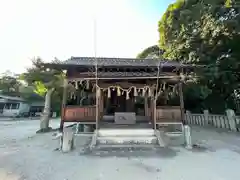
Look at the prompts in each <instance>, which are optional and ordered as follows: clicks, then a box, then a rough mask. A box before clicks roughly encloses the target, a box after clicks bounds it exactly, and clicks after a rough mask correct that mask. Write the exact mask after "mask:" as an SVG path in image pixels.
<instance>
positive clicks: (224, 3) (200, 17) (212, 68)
mask: <svg viewBox="0 0 240 180" xmlns="http://www.w3.org/2000/svg"><path fill="white" fill-rule="evenodd" d="M238 4H239V1H233V0H201V1H199V0H191V1H190V0H188V1H186V0H185V1H184V0H177V1H176V2H175V3H173V4H171V5H169V7H168V9H167V10H166V12H165V13H164V15H163V17H162V19H161V20H160V21H159V29H158V30H159V34H160V39H159V46H160V48H161V49H163V50H164V53H163V56H164V57H165V58H167V59H178V60H179V61H181V62H184V63H192V64H200V65H204V68H202V71H201V72H199V73H200V75H201V76H200V77H201V79H200V80H199V81H200V82H199V83H200V85H202V86H207V87H208V88H209V89H210V90H211V91H212V93H211V94H210V95H209V96H208V97H207V98H210V97H211V98H213V97H214V96H215V97H214V98H213V99H215V100H216V98H217V99H218V101H221V102H222V104H224V105H223V106H224V107H222V108H231V103H230V101H231V100H232V99H233V94H234V91H235V90H236V89H239V86H240V85H239V82H240V51H239V48H238V42H239V41H240V6H239V5H238ZM215 102H216V101H215Z"/></svg>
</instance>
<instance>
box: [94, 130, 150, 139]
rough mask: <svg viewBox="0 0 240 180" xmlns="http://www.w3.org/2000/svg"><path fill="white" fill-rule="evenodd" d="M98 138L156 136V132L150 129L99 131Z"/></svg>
mask: <svg viewBox="0 0 240 180" xmlns="http://www.w3.org/2000/svg"><path fill="white" fill-rule="evenodd" d="M98 136H100V137H103V136H131V137H132V136H137V137H139V136H140V137H141V136H154V130H153V129H150V128H145V129H144V128H142V129H117V128H116V129H107V128H106V129H103V128H102V129H99V130H98Z"/></svg>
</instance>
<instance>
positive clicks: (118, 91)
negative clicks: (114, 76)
mask: <svg viewBox="0 0 240 180" xmlns="http://www.w3.org/2000/svg"><path fill="white" fill-rule="evenodd" d="M117 96H121V90H120V87H118V88H117Z"/></svg>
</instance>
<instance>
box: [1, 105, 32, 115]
mask: <svg viewBox="0 0 240 180" xmlns="http://www.w3.org/2000/svg"><path fill="white" fill-rule="evenodd" d="M9 103H10V102H9ZM14 103H15V102H14ZM16 103H17V104H18V105H17V107H16V106H15V107H12V105H10V107H8V108H6V105H5V107H4V109H3V113H2V116H4V117H12V116H18V115H20V114H21V113H24V112H29V109H30V106H29V105H28V104H27V103H24V102H16Z"/></svg>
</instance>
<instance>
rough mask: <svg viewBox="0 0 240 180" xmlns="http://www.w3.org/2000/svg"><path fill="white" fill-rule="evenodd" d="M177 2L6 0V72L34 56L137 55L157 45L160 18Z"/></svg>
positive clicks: (1, 21)
mask: <svg viewBox="0 0 240 180" xmlns="http://www.w3.org/2000/svg"><path fill="white" fill-rule="evenodd" d="M174 1H175V0H21V1H20V0H0V73H3V72H5V71H7V70H8V71H11V72H15V73H21V72H23V71H24V70H25V68H27V67H29V66H31V59H32V58H34V57H41V58H42V59H43V60H44V61H46V62H47V61H51V60H53V59H54V58H55V57H56V58H58V59H59V60H66V59H68V58H70V57H71V56H84V57H85V56H95V54H96V56H98V57H133V58H134V57H136V55H137V54H138V53H139V52H141V51H142V50H143V49H144V48H146V47H148V46H151V45H154V44H157V42H158V37H159V34H158V31H157V28H158V21H159V20H160V19H161V16H162V14H163V13H164V12H165V10H166V8H167V7H168V5H169V4H170V3H172V2H174ZM94 22H95V23H94ZM94 24H95V25H94ZM94 27H96V28H95V31H94ZM94 32H96V33H94ZM94 34H96V36H94ZM94 37H95V38H94Z"/></svg>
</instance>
